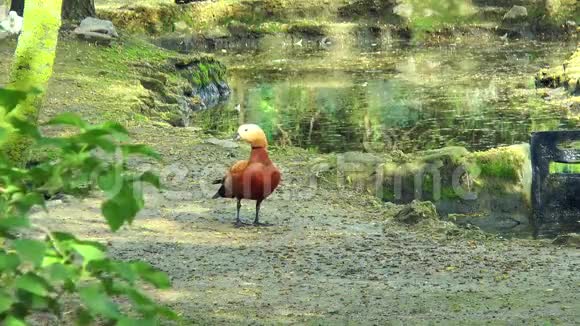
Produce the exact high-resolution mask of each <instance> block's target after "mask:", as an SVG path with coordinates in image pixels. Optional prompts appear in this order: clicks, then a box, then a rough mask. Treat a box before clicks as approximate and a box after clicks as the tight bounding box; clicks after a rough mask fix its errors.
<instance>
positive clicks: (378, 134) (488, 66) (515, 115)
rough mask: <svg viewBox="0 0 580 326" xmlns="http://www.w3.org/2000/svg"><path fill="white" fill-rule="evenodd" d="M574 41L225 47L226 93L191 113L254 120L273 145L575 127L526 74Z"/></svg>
mask: <svg viewBox="0 0 580 326" xmlns="http://www.w3.org/2000/svg"><path fill="white" fill-rule="evenodd" d="M572 50H573V45H571V46H570V47H566V46H564V47H562V44H561V43H560V44H558V45H555V44H554V45H551V44H531V45H530V44H529V43H526V44H524V43H521V44H509V45H505V44H501V45H498V46H492V47H456V46H446V47H441V48H414V49H411V48H399V49H396V50H393V51H387V52H374V53H373V52H369V53H362V52H361V53H357V54H354V55H353V54H352V53H350V54H346V53H340V52H339V54H338V55H337V53H330V52H322V53H320V52H317V53H302V55H296V54H294V55H292V54H290V53H289V52H281V51H275V52H274V53H275V55H272V54H271V53H270V55H268V54H267V53H266V54H261V55H256V56H254V57H252V58H250V56H244V55H241V56H240V55H238V56H231V57H229V58H228V57H226V58H223V60H226V61H227V62H228V64H229V65H230V66H231V67H233V69H232V71H231V72H230V84H231V86H232V91H233V93H232V96H231V98H230V101H229V102H228V103H224V104H223V106H221V107H219V108H217V109H213V110H208V111H204V112H199V113H197V114H196V115H195V117H194V118H193V121H194V122H193V123H194V124H197V125H200V126H203V127H205V128H207V129H209V130H215V131H220V132H231V131H234V130H235V128H236V126H237V125H238V124H239V123H241V122H252V123H258V124H260V125H261V126H262V127H263V129H264V130H265V131H266V132H267V133H268V135H269V137H270V138H271V139H272V140H273V141H274V142H275V143H277V144H279V145H294V146H300V147H304V148H314V149H317V150H319V151H321V152H331V151H339V152H340V151H348V150H367V151H375V150H394V149H399V150H403V151H405V152H409V151H414V150H422V149H429V148H439V147H442V146H447V145H462V146H466V147H467V148H469V149H471V150H480V149H486V148H490V147H494V146H498V145H505V144H513V143H517V142H523V141H528V140H529V133H530V132H531V131H535V130H548V129H567V128H575V127H577V120H576V119H570V118H568V116H567V111H566V110H565V109H562V108H559V107H556V106H551V105H549V104H547V103H546V102H544V101H543V100H542V99H540V98H539V96H538V95H537V94H536V93H535V90H534V86H533V79H532V77H531V76H533V74H534V73H535V72H536V71H537V70H538V69H539V68H540V67H542V66H545V65H550V64H556V63H557V62H559V61H560V60H562V59H563V58H564V57H565V56H566V55H567V54H569V53H570V52H571V51H572ZM349 58H350V60H351V62H352V65H347V64H346V63H345V62H347V61H348V60H349ZM228 60H229V61H228ZM276 67H277V68H276ZM237 103H240V104H241V110H240V112H238V111H236V110H234V109H233V108H234V107H235V105H236V104H237Z"/></svg>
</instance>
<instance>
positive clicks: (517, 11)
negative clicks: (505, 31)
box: [503, 6, 528, 20]
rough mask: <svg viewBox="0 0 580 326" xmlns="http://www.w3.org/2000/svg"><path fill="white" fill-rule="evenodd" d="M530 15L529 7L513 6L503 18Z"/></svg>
mask: <svg viewBox="0 0 580 326" xmlns="http://www.w3.org/2000/svg"><path fill="white" fill-rule="evenodd" d="M527 16H528V9H526V7H524V6H513V7H512V9H510V10H509V11H508V12H507V13H506V14H505V15H504V16H503V19H504V20H506V19H518V18H522V17H527Z"/></svg>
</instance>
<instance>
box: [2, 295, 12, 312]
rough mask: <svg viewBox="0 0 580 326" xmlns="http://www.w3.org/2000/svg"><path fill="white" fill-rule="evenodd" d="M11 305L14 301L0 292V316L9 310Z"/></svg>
mask: <svg viewBox="0 0 580 326" xmlns="http://www.w3.org/2000/svg"><path fill="white" fill-rule="evenodd" d="M13 303H14V299H12V297H10V295H9V294H8V293H6V292H4V291H2V292H0V315H1V314H2V313H3V312H5V311H7V310H8V309H10V307H11V306H12V304H13Z"/></svg>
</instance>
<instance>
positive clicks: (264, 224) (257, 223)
mask: <svg viewBox="0 0 580 326" xmlns="http://www.w3.org/2000/svg"><path fill="white" fill-rule="evenodd" d="M254 226H274V224H272V223H266V222H260V221H254Z"/></svg>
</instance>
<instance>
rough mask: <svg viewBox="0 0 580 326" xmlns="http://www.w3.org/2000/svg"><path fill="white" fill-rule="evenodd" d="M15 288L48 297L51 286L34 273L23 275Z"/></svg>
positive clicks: (17, 280)
mask: <svg viewBox="0 0 580 326" xmlns="http://www.w3.org/2000/svg"><path fill="white" fill-rule="evenodd" d="M14 286H15V287H16V288H18V289H21V290H24V291H27V292H30V293H32V294H36V295H38V296H41V297H45V296H46V295H48V290H49V286H48V284H47V282H46V281H45V280H44V279H43V278H41V277H40V276H38V275H36V274H33V273H32V272H29V273H26V274H24V275H21V276H20V277H18V278H17V279H16V282H15V283H14Z"/></svg>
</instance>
